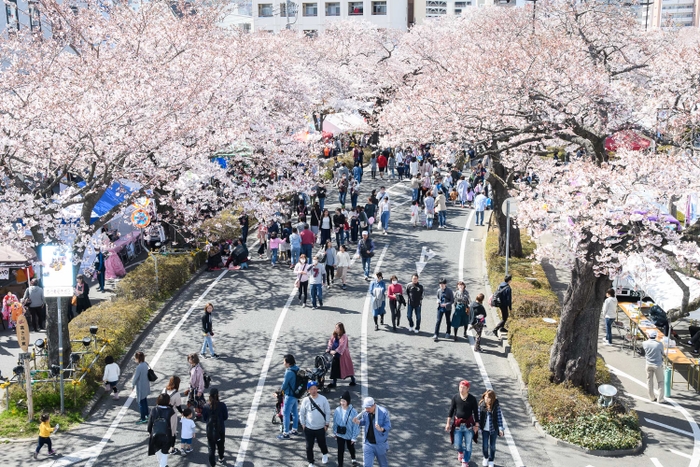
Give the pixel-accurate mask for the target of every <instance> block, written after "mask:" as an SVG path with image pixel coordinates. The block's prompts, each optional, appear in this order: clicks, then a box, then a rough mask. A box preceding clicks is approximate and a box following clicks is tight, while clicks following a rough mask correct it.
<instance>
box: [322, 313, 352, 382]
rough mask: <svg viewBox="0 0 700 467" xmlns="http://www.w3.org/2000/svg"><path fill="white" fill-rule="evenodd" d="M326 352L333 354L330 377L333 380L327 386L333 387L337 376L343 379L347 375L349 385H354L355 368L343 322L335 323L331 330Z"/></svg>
mask: <svg viewBox="0 0 700 467" xmlns="http://www.w3.org/2000/svg"><path fill="white" fill-rule="evenodd" d="M326 352H329V353H330V354H331V355H333V364H332V365H331V379H332V380H333V382H332V383H331V384H329V385H328V387H329V388H334V387H335V386H336V383H337V381H338V378H340V379H345V378H347V377H350V386H355V384H356V383H355V368H354V367H353V365H352V357H350V347H349V346H348V335H347V334H345V326H344V325H343V323H337V324H336V325H335V331H333V335H332V336H331V338H330V339H329V340H328V348H327V349H326Z"/></svg>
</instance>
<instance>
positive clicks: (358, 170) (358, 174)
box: [352, 162, 362, 183]
mask: <svg viewBox="0 0 700 467" xmlns="http://www.w3.org/2000/svg"><path fill="white" fill-rule="evenodd" d="M352 176H353V178H354V179H355V180H357V183H362V165H361V163H360V162H355V166H354V167H353V168H352Z"/></svg>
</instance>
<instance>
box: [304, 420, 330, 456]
mask: <svg viewBox="0 0 700 467" xmlns="http://www.w3.org/2000/svg"><path fill="white" fill-rule="evenodd" d="M304 437H305V438H306V460H307V461H308V462H309V464H313V463H314V441H316V442H318V447H319V448H321V453H322V454H328V446H327V445H326V430H324V429H323V428H320V429H318V430H311V429H309V428H304Z"/></svg>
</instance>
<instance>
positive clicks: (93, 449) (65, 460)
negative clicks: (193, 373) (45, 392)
mask: <svg viewBox="0 0 700 467" xmlns="http://www.w3.org/2000/svg"><path fill="white" fill-rule="evenodd" d="M227 272H228V270H225V271H223V272H221V274H219V275H218V276H217V278H216V279H215V280H214V282H212V283H211V284H210V285H209V287H207V289H206V290H205V291H204V292H203V293H202V295H200V296H199V298H198V299H197V300H195V302H194V303H193V304H192V306H190V309H189V310H187V313H185V314H184V315H183V316H182V318H180V321H178V323H177V324H176V325H175V327H174V328H173V330H172V331H170V334H168V337H167V338H166V339H165V341H164V342H163V344H162V345H161V346H160V348H159V349H158V352H157V353H156V355H155V357H153V358H152V359H151V361H150V362H149V364H150V365H151V368H154V367H155V366H156V364H157V363H158V360H159V359H160V357H161V355H163V352H164V351H165V349H167V348H168V345H169V344H170V342H171V341H172V340H173V338H174V337H175V335H176V334H177V332H178V331H179V330H180V328H181V327H182V325H183V324H185V321H187V319H188V318H189V317H190V315H192V312H193V311H194V310H195V308H197V305H198V304H199V302H200V301H201V300H203V299H204V297H206V296H207V295H208V294H209V292H211V290H212V289H213V288H214V286H215V285H216V284H218V283H219V281H220V280H221V279H222V278H223V277H224V276H225V275H226V273H227ZM134 399H136V389H133V390H132V391H131V394H129V397H128V398H127V399H126V401H125V402H124V405H122V408H121V409H120V410H119V413H118V414H117V416H116V417H115V418H114V421H112V424H111V425H110V427H109V429H108V430H107V432H106V433H105V434H104V436H103V437H102V440H101V441H100V442H99V443H98V444H96V445H94V446H90V447H89V448H86V449H82V450H80V451H76V452H74V453H72V454H71V455H70V456H65V457H61V458H60V459H57V460H55V461H52V462H50V463H46V464H42V465H41V466H40V467H62V466H67V465H71V464H75V463H76V462H81V461H84V460H85V459H89V460H88V462H87V463H86V464H85V467H92V465H93V464H94V463H95V462H96V461H97V458H98V457H99V456H100V454H101V453H102V450H103V449H104V447H105V446H106V445H107V443H108V442H109V440H110V439H111V438H112V435H114V432H115V431H116V430H117V428H118V427H119V424H120V423H121V421H122V419H123V418H124V416H125V415H126V412H127V410H129V406H131V403H132V402H133V401H134Z"/></svg>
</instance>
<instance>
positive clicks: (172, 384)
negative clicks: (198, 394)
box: [161, 376, 182, 454]
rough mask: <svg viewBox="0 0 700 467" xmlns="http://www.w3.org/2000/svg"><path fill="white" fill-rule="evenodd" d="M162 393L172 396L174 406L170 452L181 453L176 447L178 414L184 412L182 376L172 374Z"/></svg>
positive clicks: (172, 405) (171, 419) (171, 404)
mask: <svg viewBox="0 0 700 467" xmlns="http://www.w3.org/2000/svg"><path fill="white" fill-rule="evenodd" d="M161 394H167V395H168V397H169V398H170V407H172V408H173V415H172V416H171V417H170V430H171V432H172V434H173V436H172V439H171V440H170V448H171V451H170V454H180V450H179V449H177V448H176V447H175V441H176V440H177V436H176V435H177V420H178V414H182V407H181V406H182V397H180V377H179V376H171V377H170V379H169V380H168V384H167V386H165V387H164V388H163V391H162V392H161Z"/></svg>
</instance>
